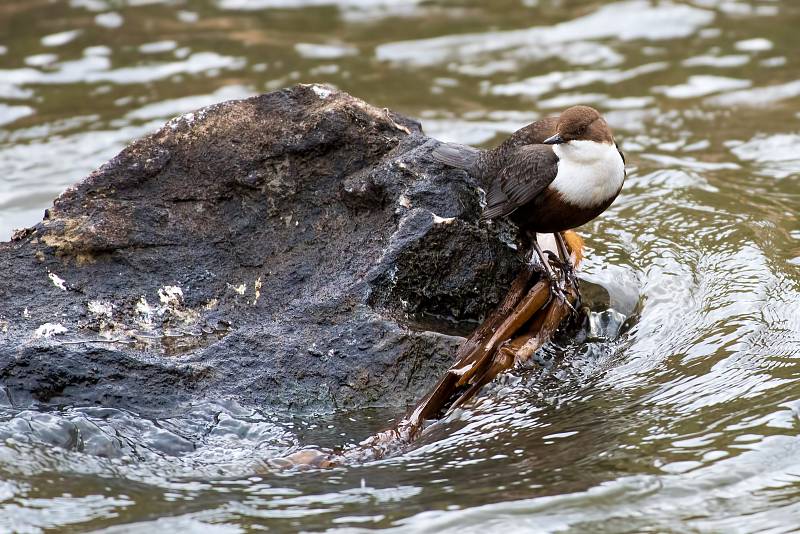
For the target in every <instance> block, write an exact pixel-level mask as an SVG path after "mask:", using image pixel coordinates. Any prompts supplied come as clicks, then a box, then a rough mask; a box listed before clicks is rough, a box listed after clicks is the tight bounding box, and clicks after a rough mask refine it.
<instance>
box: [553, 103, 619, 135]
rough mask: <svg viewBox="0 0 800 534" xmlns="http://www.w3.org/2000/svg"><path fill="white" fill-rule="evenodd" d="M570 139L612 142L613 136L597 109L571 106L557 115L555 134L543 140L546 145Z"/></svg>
mask: <svg viewBox="0 0 800 534" xmlns="http://www.w3.org/2000/svg"><path fill="white" fill-rule="evenodd" d="M570 141H596V142H598V143H609V144H610V143H613V142H614V137H613V136H612V134H611V128H609V127H608V123H606V120H605V119H604V118H603V116H602V115H600V112H599V111H597V110H596V109H594V108H592V107H589V106H572V107H571V108H567V109H566V110H564V112H563V113H561V115H560V116H559V118H558V126H557V127H556V134H555V135H553V136H551V137H549V138H547V139H546V140H545V141H544V142H545V144H548V145H558V144H561V143H569V142H570Z"/></svg>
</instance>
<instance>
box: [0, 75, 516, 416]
mask: <svg viewBox="0 0 800 534" xmlns="http://www.w3.org/2000/svg"><path fill="white" fill-rule="evenodd" d="M435 144H436V142H435V141H434V140H431V139H429V138H427V137H426V136H425V135H424V134H423V133H422V131H421V128H420V126H419V124H417V123H416V122H414V121H412V120H410V119H407V118H405V117H402V116H400V115H397V114H395V113H392V112H390V111H388V110H385V109H379V108H375V107H373V106H370V105H368V104H366V103H365V102H363V101H361V100H358V99H356V98H353V97H352V96H350V95H348V94H346V93H342V92H338V91H334V90H332V89H330V88H327V87H322V86H316V85H314V86H296V87H293V88H291V89H287V90H283V91H277V92H273V93H269V94H265V95H261V96H257V97H253V98H249V99H246V100H239V101H231V102H225V103H222V104H218V105H215V106H211V107H208V108H204V109H202V110H200V111H197V112H195V113H192V114H188V115H184V116H183V117H180V118H177V119H174V120H172V121H170V122H168V123H167V124H166V125H165V126H164V127H163V128H162V129H161V130H159V131H158V132H156V133H154V134H153V135H151V136H148V137H146V138H143V139H141V140H139V141H136V142H135V143H133V144H132V145H130V146H129V147H128V148H126V149H125V150H123V151H122V152H121V153H120V154H119V155H118V156H116V157H115V158H114V159H112V160H111V161H109V162H108V163H106V164H105V165H103V166H102V167H101V168H99V169H98V170H97V171H95V172H93V173H92V174H91V175H90V176H88V177H87V178H86V179H84V180H83V181H82V182H80V183H79V184H77V185H76V186H74V187H72V188H70V189H69V190H67V191H66V192H64V193H63V194H62V195H61V196H60V197H59V198H58V199H56V200H55V202H54V205H53V207H52V208H51V209H49V210H48V211H47V212H46V214H45V218H44V220H43V221H42V222H41V223H39V224H37V225H36V226H34V227H33V228H30V229H26V230H23V231H20V232H17V233H16V234H15V236H14V239H12V241H11V242H8V243H0V303H2V305H1V306H0V383H2V384H3V385H4V386H5V387H6V389H7V393H8V395H9V398H10V401H11V402H12V403H14V404H18V405H25V404H32V403H53V404H92V403H96V404H103V405H111V406H119V407H125V408H129V409H135V410H138V411H144V412H161V413H163V412H164V410H169V409H170V408H171V407H174V406H175V405H176V404H177V403H180V402H186V401H193V400H197V399H200V398H204V397H212V398H218V397H232V398H236V399H237V400H239V401H240V402H245V403H251V404H256V405H260V406H268V407H270V408H272V409H293V410H330V409H333V408H343V407H354V406H365V405H376V404H381V405H402V404H406V403H408V402H411V401H414V400H416V399H417V397H418V396H419V395H420V394H421V393H422V392H423V391H424V390H425V389H426V388H427V387H429V386H430V385H431V384H432V383H433V382H434V381H435V380H436V378H437V377H438V375H439V373H440V372H442V371H444V370H445V369H446V368H447V367H448V366H449V364H450V363H451V361H452V357H453V355H454V353H455V349H456V347H457V346H458V344H459V342H460V341H461V338H459V337H457V336H454V335H451V334H448V332H450V333H452V332H453V331H457V330H458V327H459V326H462V327H463V325H464V324H467V325H470V324H473V323H474V322H476V321H478V320H479V319H480V318H481V317H482V316H483V315H484V314H485V313H487V311H489V310H490V309H491V308H492V307H493V306H494V305H495V304H496V303H497V302H498V301H499V300H500V298H502V296H503V294H504V293H505V291H506V289H507V287H508V285H509V283H510V281H511V279H512V278H513V276H514V274H515V273H516V271H517V269H518V268H519V265H520V258H519V255H518V253H517V251H516V250H515V249H514V248H512V247H510V246H509V245H508V237H507V236H509V235H510V236H513V233H512V231H511V229H509V228H507V227H505V226H503V225H502V223H501V224H498V223H494V224H493V225H486V224H485V223H479V215H480V210H481V207H480V199H481V191H480V189H479V188H478V187H477V184H475V183H473V182H472V181H471V180H470V178H469V177H467V175H466V174H465V173H463V172H461V171H458V170H454V169H449V168H445V167H443V166H442V165H441V164H439V163H436V162H435V161H434V160H433V159H432V158H431V157H430V151H431V149H432V148H433V146H434V145H435ZM45 325H46V326H45ZM454 328H455V330H454ZM462 329H463V328H462Z"/></svg>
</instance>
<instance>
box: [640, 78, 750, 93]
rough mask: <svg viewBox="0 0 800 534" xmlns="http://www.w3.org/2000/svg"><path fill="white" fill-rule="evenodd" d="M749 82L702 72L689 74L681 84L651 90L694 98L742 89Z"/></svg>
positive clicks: (748, 84)
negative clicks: (701, 73)
mask: <svg viewBox="0 0 800 534" xmlns="http://www.w3.org/2000/svg"><path fill="white" fill-rule="evenodd" d="M751 83H752V82H750V80H743V79H739V78H727V77H725V76H711V75H705V74H703V75H696V76H689V79H688V80H687V81H686V83H683V84H679V85H660V86H658V87H653V92H655V93H662V94H664V95H666V96H668V97H670V98H695V97H698V96H705V95H710V94H712V93H719V92H721V91H729V90H732V89H742V88H745V87H749V86H750V84H751Z"/></svg>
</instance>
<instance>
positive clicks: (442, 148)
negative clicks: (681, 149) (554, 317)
mask: <svg viewBox="0 0 800 534" xmlns="http://www.w3.org/2000/svg"><path fill="white" fill-rule="evenodd" d="M432 155H433V157H434V159H436V160H437V161H439V162H440V163H443V164H445V165H447V166H449V167H455V168H458V169H463V170H464V171H466V172H467V173H468V174H469V175H470V176H472V177H473V178H475V179H476V180H477V181H478V182H479V183H480V184H481V185H482V187H483V189H484V190H485V191H486V206H485V208H484V210H483V213H482V214H481V219H482V220H491V219H496V218H499V217H507V218H509V219H510V220H511V221H512V222H514V223H515V224H516V225H517V227H518V228H519V230H520V232H521V233H522V235H523V237H525V238H526V240H527V241H528V242H529V244H530V246H531V248H533V251H534V252H535V254H536V255H537V257H538V260H539V263H540V266H541V268H542V269H543V270H544V272H545V274H546V275H547V276H548V277H549V279H550V281H551V283H554V282H555V284H551V285H554V286H557V277H556V276H555V274H554V273H553V271H552V270H551V268H550V265H549V262H548V261H547V259H546V258H545V256H544V254H543V253H542V250H541V247H540V246H539V244H538V241H537V238H536V235H537V234H539V233H553V234H554V235H555V237H556V243H557V246H558V251H559V256H560V258H559V260H560V261H559V263H560V264H561V267H562V270H563V272H564V278H565V281H566V280H567V279H569V280H570V281H571V282H572V283H573V284H574V286H575V288H576V290H577V279H576V278H575V275H574V272H572V267H571V265H570V263H569V261H568V258H569V255H568V252H567V248H566V245H565V243H564V236H563V235H562V232H564V231H566V230H571V229H573V228H576V227H578V226H581V225H583V224H586V223H588V222H589V221H591V220H592V219H594V218H595V217H597V216H598V215H600V214H601V213H603V212H604V211H605V210H606V209H607V208H608V207H609V206H610V205H611V204H612V202H614V199H616V198H617V195H619V193H620V191H621V190H622V185H623V183H624V182H625V177H626V172H625V156H624V154H623V153H622V151H621V150H620V149H619V146H618V145H617V143H616V141H615V140H614V136H613V134H612V131H611V128H610V127H609V126H608V123H607V122H606V120H605V119H604V118H603V116H602V115H601V114H600V112H598V111H597V110H596V109H594V108H592V107H590V106H583V105H578V106H572V107H570V108H567V109H566V110H564V111H563V112H562V113H561V114H560V115H559V116H554V117H547V118H543V119H541V120H538V121H535V122H533V123H531V124H529V125H527V126H525V127H523V128H521V129H520V130H517V131H516V132H515V133H514V134H512V135H511V136H510V137H509V138H508V139H506V140H505V141H504V142H503V143H501V144H500V145H499V146H497V147H496V148H494V149H491V150H479V149H477V148H474V147H471V146H467V145H462V144H456V143H440V144H439V145H438V146H436V147H435V148H434V149H433V151H432ZM531 260H533V255H531ZM560 289H561V290H562V294H563V288H560Z"/></svg>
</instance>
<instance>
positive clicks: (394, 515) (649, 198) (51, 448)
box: [0, 0, 800, 533]
mask: <svg viewBox="0 0 800 534" xmlns="http://www.w3.org/2000/svg"><path fill="white" fill-rule="evenodd" d="M798 28H800V3H798V2H796V1H794V0H782V1H768V0H763V1H761V0H692V1H688V0H687V1H677V0H676V1H672V2H666V1H665V2H660V1H647V0H631V1H621V2H613V3H612V2H601V1H587V0H580V1H579V0H574V1H567V0H562V1H558V0H538V1H537V0H501V1H497V2H478V1H475V0H462V1H452V2H448V1H443V0H436V1H421V0H394V1H392V0H295V1H292V0H205V1H199V0H198V1H192V0H184V1H181V0H71V1H66V0H62V1H48V0H0V239H8V237H9V236H10V235H11V229H12V228H13V227H20V226H29V225H32V224H34V223H35V222H36V221H37V220H38V219H39V218H40V217H41V214H42V212H43V210H44V208H46V207H47V206H48V205H49V204H50V203H51V201H52V199H53V198H54V197H55V196H57V195H58V194H59V193H60V192H61V191H62V190H63V189H64V188H66V187H68V186H69V185H70V184H72V183H74V182H75V181H76V180H79V179H80V178H81V177H83V176H85V175H86V174H87V173H88V172H90V171H91V170H92V169H93V168H94V167H96V166H97V165H99V164H100V163H102V162H104V161H105V160H107V159H109V158H110V157H111V156H113V155H114V154H116V153H117V152H118V151H119V150H120V149H121V148H122V147H123V146H124V145H125V144H127V143H128V142H129V141H130V140H132V139H134V138H136V137H138V136H141V135H144V134H146V133H148V132H150V131H153V130H155V129H156V128H157V127H159V126H160V125H161V124H162V123H163V122H164V121H165V120H166V119H168V118H170V117H171V116H174V115H177V114H180V113H184V112H188V111H191V110H192V109H195V108H197V107H200V106H203V105H206V104H210V103H213V102H216V101H219V100H224V99H229V98H237V97H242V96H246V95H249V94H253V93H257V92H263V91H267V90H271V89H274V88H278V87H283V86H286V85H290V84H293V83H296V82H311V81H319V82H329V83H333V84H335V85H337V86H338V87H340V88H342V89H344V90H347V91H349V92H351V93H353V94H355V95H357V96H360V97H362V98H364V99H366V100H368V101H370V102H371V103H373V104H377V105H381V106H386V107H391V108H393V109H395V110H398V111H401V112H403V113H405V114H407V115H411V116H415V117H417V118H419V119H420V120H421V121H422V122H423V125H424V127H425V129H426V131H427V132H428V133H429V134H431V135H434V136H437V137H439V138H441V139H446V140H457V141H462V142H467V143H472V144H491V143H494V142H496V141H497V140H498V139H500V138H501V136H502V135H505V134H507V133H509V132H511V131H513V130H515V129H516V128H518V127H520V126H522V125H524V124H526V123H527V122H530V121H531V120H532V119H534V118H536V117H538V116H541V115H543V114H549V113H556V112H558V111H559V110H560V109H562V108H564V107H566V106H568V105H570V104H573V103H578V102H580V103H588V104H592V105H595V106H596V107H598V108H600V109H601V110H602V111H603V112H604V113H606V115H607V117H608V118H609V121H610V122H611V124H612V126H613V127H614V128H615V132H616V135H617V138H618V140H619V142H620V144H621V146H622V148H623V149H624V150H625V151H626V153H627V155H628V163H629V165H628V172H629V178H628V182H627V183H626V186H625V188H624V190H623V194H622V195H621V197H620V198H619V199H618V200H617V202H616V203H615V204H614V206H613V207H612V208H611V209H610V210H609V211H608V212H607V213H606V214H605V215H604V216H603V217H601V218H600V219H598V220H597V221H594V222H593V223H591V224H590V225H588V226H587V227H585V228H583V229H581V233H582V234H583V235H584V236H585V237H586V238H587V244H588V246H589V248H590V256H589V259H588V261H587V263H586V265H585V267H584V269H583V276H584V277H585V278H586V279H588V280H591V281H595V282H599V283H602V284H603V285H604V286H606V287H607V288H609V289H611V293H612V297H613V298H612V305H613V306H614V307H615V308H616V309H617V310H619V311H621V312H623V313H624V314H626V315H630V314H636V321H635V324H634V326H633V328H632V329H630V330H628V331H627V332H625V333H624V334H623V335H622V336H621V337H619V338H618V339H614V340H612V341H593V342H586V343H581V344H576V345H571V346H569V347H566V348H563V350H565V351H566V352H568V354H567V357H566V359H565V363H563V364H561V365H558V364H556V365H552V366H550V367H548V368H547V369H544V370H542V369H541V368H540V367H538V366H536V365H532V366H531V368H530V369H528V370H523V371H520V372H518V373H515V375H514V376H512V377H506V378H505V379H504V380H501V381H499V383H497V384H494V385H492V386H491V387H490V388H488V390H487V391H486V393H485V394H484V395H483V396H482V397H481V398H479V399H478V401H477V402H475V403H473V404H472V405H471V406H469V408H468V409H467V410H465V411H463V412H461V413H458V414H457V415H456V416H455V417H453V418H451V419H450V420H448V421H445V422H442V423H440V424H437V425H434V426H433V427H431V428H430V429H429V430H428V432H427V433H426V435H425V436H424V437H423V439H422V440H421V442H420V443H419V444H418V445H417V446H415V447H414V448H413V449H412V450H410V451H408V452H406V453H404V454H402V455H400V456H397V457H394V458H391V459H388V460H384V461H379V462H374V463H369V464H366V465H361V466H354V467H348V468H345V469H337V470H333V471H324V472H319V471H315V472H307V473H302V472H301V473H288V474H280V475H261V476H254V475H253V474H252V472H251V471H250V466H251V460H252V458H253V457H255V456H259V457H269V456H276V455H280V454H283V453H285V452H286V451H290V450H294V449H295V448H296V447H298V446H305V445H322V446H333V445H337V444H343V443H353V442H357V441H359V440H360V439H363V438H364V437H366V436H368V435H369V434H370V433H371V432H373V431H375V430H380V429H382V428H384V427H385V426H386V425H387V422H388V418H390V417H394V416H397V415H400V414H396V413H393V412H391V411H381V410H369V411H361V412H356V413H341V414H335V415H328V416H320V417H305V418H287V417H284V416H278V415H275V414H271V413H268V412H265V411H259V410H256V409H253V408H251V407H242V406H237V405H235V404H232V403H229V402H225V401H222V400H221V401H220V402H219V403H218V404H205V405H200V406H193V407H187V408H186V410H185V411H182V412H181V413H176V414H174V415H173V416H172V417H169V418H165V419H161V420H157V421H151V420H147V419H143V418H140V417H137V416H136V414H132V413H126V412H122V411H118V410H106V409H101V408H97V407H83V406H69V407H64V408H63V409H61V410H57V411H47V412H34V411H21V410H20V409H18V408H15V407H14V406H13V403H12V402H11V401H10V399H8V398H7V397H6V396H5V394H4V393H3V389H2V385H1V384H0V532H6V531H19V532H38V531H45V530H52V531H91V530H96V529H108V530H107V531H111V532H146V531H147V532H162V531H169V530H171V531H174V532H190V531H196V532H226V533H227V532H241V531H251V530H252V531H258V530H270V531H288V532H292V531H300V530H304V531H325V530H330V531H341V532H352V531H355V530H358V529H372V528H389V529H395V530H396V531H398V532H446V531H450V532H481V533H483V532H497V531H500V532H515V531H526V532H726V533H727V532H794V531H800V526H798V525H800V437H799V436H798V430H799V429H800V419H798V418H799V417H800V218H798V209H799V208H800V181H799V180H800V53H798V51H800V31H798ZM0 307H2V303H0ZM1 313H2V309H0V314H1Z"/></svg>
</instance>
